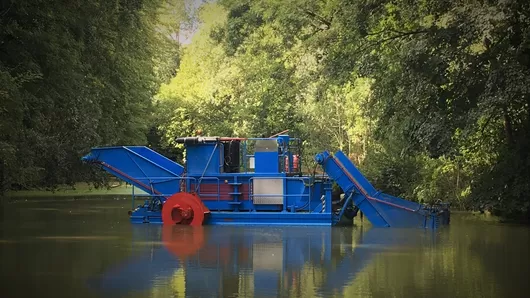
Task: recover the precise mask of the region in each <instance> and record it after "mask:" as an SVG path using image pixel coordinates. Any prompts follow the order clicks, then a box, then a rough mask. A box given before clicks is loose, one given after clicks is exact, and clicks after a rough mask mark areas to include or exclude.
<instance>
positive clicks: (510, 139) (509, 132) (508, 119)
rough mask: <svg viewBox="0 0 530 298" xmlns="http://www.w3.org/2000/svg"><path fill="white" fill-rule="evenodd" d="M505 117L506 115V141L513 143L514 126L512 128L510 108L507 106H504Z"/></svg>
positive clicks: (509, 143)
mask: <svg viewBox="0 0 530 298" xmlns="http://www.w3.org/2000/svg"><path fill="white" fill-rule="evenodd" d="M502 112H503V117H504V132H505V133H506V141H507V142H508V145H510V146H511V145H513V144H514V141H513V128H512V119H511V117H510V114H508V108H507V107H506V106H503V107H502Z"/></svg>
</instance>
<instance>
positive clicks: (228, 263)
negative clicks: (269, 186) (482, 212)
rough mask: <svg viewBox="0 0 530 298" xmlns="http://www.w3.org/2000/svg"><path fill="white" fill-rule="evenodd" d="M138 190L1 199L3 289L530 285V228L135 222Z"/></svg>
mask: <svg viewBox="0 0 530 298" xmlns="http://www.w3.org/2000/svg"><path fill="white" fill-rule="evenodd" d="M129 208H130V201H129V200H118V199H113V198H105V199H103V198H102V199H90V200H89V199H76V200H69V199H65V198H58V199H56V200H49V199H48V200H33V201H23V202H16V203H8V204H6V205H5V206H3V207H0V264H1V267H0V275H1V278H0V297H3V298H11V297H304V298H306V297H443V298H447V297H529V295H530V286H529V284H530V282H529V281H530V277H529V276H530V259H529V252H530V249H529V243H530V228H529V227H526V226H515V225H502V224H495V223H487V222H483V221H476V220H470V219H468V217H469V216H468V217H464V216H462V215H460V216H459V215H455V216H453V219H452V223H451V226H450V227H449V228H447V229H443V230H439V231H436V232H431V231H423V230H394V229H375V228H372V227H370V225H369V224H368V223H364V224H363V225H360V224H358V225H357V226H356V227H353V228H315V227H307V228H300V227H298V228H259V227H207V226H205V227H202V228H199V229H194V228H190V227H180V228H179V227H171V228H169V229H167V228H163V227H161V226H148V225H131V224H130V223H129V222H128V218H127V211H128V210H129Z"/></svg>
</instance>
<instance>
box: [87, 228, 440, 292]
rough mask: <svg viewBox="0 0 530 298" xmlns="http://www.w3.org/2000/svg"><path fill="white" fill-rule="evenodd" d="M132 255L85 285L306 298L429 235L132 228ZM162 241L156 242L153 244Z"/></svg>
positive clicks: (348, 230) (360, 230) (103, 289)
mask: <svg viewBox="0 0 530 298" xmlns="http://www.w3.org/2000/svg"><path fill="white" fill-rule="evenodd" d="M133 229H134V233H135V235H134V239H141V241H133V245H134V246H135V247H134V251H138V252H139V254H137V255H135V256H132V257H131V258H130V259H129V261H127V262H124V263H121V264H119V265H117V266H116V267H114V268H111V269H110V270H109V271H107V272H105V273H104V274H103V275H102V276H99V277H97V278H94V279H92V280H91V281H90V282H89V286H90V288H92V289H93V290H95V291H96V292H97V293H98V295H99V296H100V297H110V296H112V297H118V296H119V297H126V296H134V295H135V294H139V293H142V294H144V295H145V294H146V293H149V295H150V296H151V297H167V295H170V296H171V297H184V296H200V297H203V296H204V297H236V296H237V297H252V296H300V297H301V296H314V295H322V294H329V293H336V292H340V291H341V289H342V288H343V287H344V286H346V285H348V284H349V283H351V282H352V281H353V280H354V279H355V275H356V274H357V273H358V272H360V271H362V270H363V268H365V266H366V265H367V264H368V263H369V262H370V261H371V260H372V259H373V257H374V255H375V254H378V253H380V252H382V251H383V250H389V249H398V248H404V247H405V248H406V247H414V246H417V245H418V244H419V243H418V242H424V241H432V240H433V239H432V237H434V236H435V234H432V233H431V232H427V233H428V235H429V236H428V237H425V235H426V234H425V233H426V232H424V231H418V230H416V229H413V230H409V231H405V230H403V231H400V230H398V229H375V228H367V229H366V228H365V229H364V231H363V228H362V227H354V228H338V227H334V228H331V227H285V228H270V227H233V226H201V227H191V226H164V227H162V226H151V225H145V226H142V225H139V226H133ZM160 240H162V241H160Z"/></svg>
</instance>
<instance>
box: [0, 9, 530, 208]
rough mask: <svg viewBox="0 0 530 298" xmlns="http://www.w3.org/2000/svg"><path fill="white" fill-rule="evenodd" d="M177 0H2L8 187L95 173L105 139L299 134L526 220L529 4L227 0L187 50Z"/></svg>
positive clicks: (396, 177)
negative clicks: (85, 158)
mask: <svg viewBox="0 0 530 298" xmlns="http://www.w3.org/2000/svg"><path fill="white" fill-rule="evenodd" d="M184 2H185V1H179V0H173V1H170V0H135V1H126V0H116V1H67V2H65V1H37V0H32V1H29V0H19V1H4V2H2V4H0V82H2V84H1V85H0V113H1V117H0V131H1V132H2V134H1V136H0V173H1V175H0V178H1V185H2V189H4V188H14V187H31V186H49V185H56V184H58V183H72V182H75V181H79V180H82V179H85V178H86V177H87V174H89V173H86V172H85V169H86V168H85V167H80V163H79V157H80V156H81V155H82V154H84V153H86V151H87V149H88V148H90V147H92V146H96V145H100V146H105V145H114V144H122V145H125V144H147V143H149V144H151V145H153V146H156V148H157V149H158V150H160V151H162V152H163V153H164V154H167V155H170V156H171V157H174V158H177V157H179V158H180V156H181V152H180V151H179V149H178V146H177V145H176V144H174V142H173V140H174V137H176V136H187V135H192V134H194V133H195V132H196V131H197V130H202V131H203V132H204V133H205V134H208V135H233V136H241V137H244V136H262V135H265V136H267V135H272V134H274V133H276V132H279V131H282V130H284V129H289V130H290V133H291V134H293V135H296V136H298V137H301V138H302V139H304V140H305V143H304V148H305V150H304V155H305V159H306V161H308V160H312V156H313V155H314V154H315V153H316V152H317V151H320V150H325V149H328V150H336V149H341V150H343V151H344V152H345V153H347V154H348V156H350V158H352V160H354V162H355V163H356V164H358V165H359V166H360V167H361V168H362V170H363V171H364V172H365V173H366V174H367V176H369V179H371V180H372V181H373V182H374V183H375V184H376V186H377V187H378V188H380V189H382V190H384V191H387V192H389V193H392V194H393V195H397V196H402V197H405V198H407V199H410V200H415V201H422V202H433V201H436V200H444V201H451V202H452V203H453V206H456V207H458V208H467V209H469V208H475V209H481V210H483V209H488V210H491V211H493V212H494V213H496V214H500V215H503V216H505V217H508V218H518V217H526V218H528V216H529V214H530V195H529V193H530V155H529V154H530V153H529V152H530V148H529V146H530V144H529V136H530V94H529V93H530V89H529V88H530V71H529V70H530V56H529V54H530V39H529V37H530V30H529V28H530V27H529V22H530V4H529V3H527V1H523V0H498V1H432V0H420V1H406V0H398V1H386V0H359V1H345V0H331V1H317V0H304V1H302V0H291V1H279V0H254V1H241V0H220V1H214V2H211V3H206V4H204V5H203V6H202V7H201V9H200V11H199V12H200V13H199V15H198V21H199V23H197V24H199V26H198V31H197V33H196V34H195V36H194V37H193V39H192V41H191V44H189V45H187V46H185V47H184V48H182V49H181V48H180V46H179V45H178V43H177V42H175V41H174V39H172V38H170V37H171V36H175V32H178V30H179V29H178V28H179V27H180V25H181V23H182V21H183V20H185V19H186V18H188V16H187V14H186V6H185V5H184ZM306 165H307V166H308V167H312V165H311V163H308V162H306Z"/></svg>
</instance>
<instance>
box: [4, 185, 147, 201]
mask: <svg viewBox="0 0 530 298" xmlns="http://www.w3.org/2000/svg"><path fill="white" fill-rule="evenodd" d="M132 190H133V187H132V186H131V185H126V184H125V183H122V184H117V183H116V184H114V185H112V186H111V187H110V188H98V189H96V188H94V187H93V186H92V185H89V184H87V183H77V184H76V185H75V186H74V187H71V186H60V187H58V188H57V189H56V190H53V191H52V190H44V189H33V190H20V191H9V192H8V193H7V194H6V196H7V197H8V198H24V197H61V196H64V197H72V196H92V195H94V196H101V195H131V194H132ZM134 192H135V194H144V192H143V191H141V190H140V189H138V188H135V189H134Z"/></svg>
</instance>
